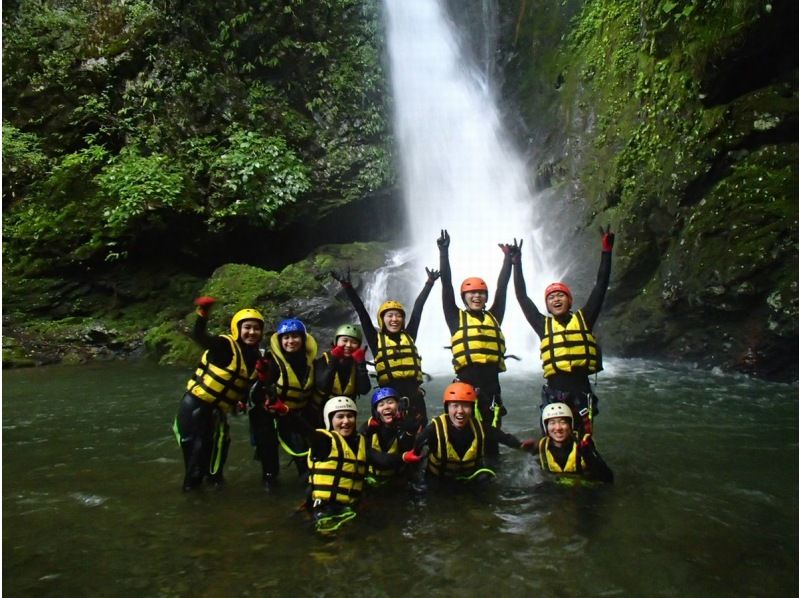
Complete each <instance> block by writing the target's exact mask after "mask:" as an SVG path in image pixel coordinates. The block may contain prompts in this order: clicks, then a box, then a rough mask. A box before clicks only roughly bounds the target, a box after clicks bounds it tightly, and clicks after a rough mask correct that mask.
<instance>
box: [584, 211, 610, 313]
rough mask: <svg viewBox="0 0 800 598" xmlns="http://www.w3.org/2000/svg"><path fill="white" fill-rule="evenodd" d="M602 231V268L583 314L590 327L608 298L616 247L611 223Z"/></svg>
mask: <svg viewBox="0 0 800 598" xmlns="http://www.w3.org/2000/svg"><path fill="white" fill-rule="evenodd" d="M600 232H601V233H602V238H601V246H602V253H601V254H600V269H599V270H598V271H597V281H596V282H595V283H594V288H593V289H592V292H591V293H590V294H589V299H588V300H587V301H586V305H585V306H584V307H583V316H584V317H585V318H586V324H587V325H588V326H589V328H590V329H591V328H593V327H594V324H595V322H597V318H598V317H599V316H600V310H601V309H602V307H603V301H604V300H605V298H606V290H608V282H609V280H610V279H611V252H612V250H613V248H614V233H612V232H611V226H610V225H609V226H608V227H607V228H606V229H605V230H603V229H602V227H601V228H600Z"/></svg>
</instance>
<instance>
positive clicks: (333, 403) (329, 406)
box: [322, 397, 358, 430]
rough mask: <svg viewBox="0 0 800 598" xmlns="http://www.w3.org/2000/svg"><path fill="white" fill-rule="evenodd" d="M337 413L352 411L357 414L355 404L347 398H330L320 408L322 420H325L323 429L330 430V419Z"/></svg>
mask: <svg viewBox="0 0 800 598" xmlns="http://www.w3.org/2000/svg"><path fill="white" fill-rule="evenodd" d="M337 411H354V412H356V413H358V407H356V402H355V401H354V400H353V399H351V398H349V397H331V398H330V399H328V400H327V401H326V402H325V407H323V408H322V419H323V420H325V429H326V430H330V429H331V419H332V416H333V414H334V413H335V412H337Z"/></svg>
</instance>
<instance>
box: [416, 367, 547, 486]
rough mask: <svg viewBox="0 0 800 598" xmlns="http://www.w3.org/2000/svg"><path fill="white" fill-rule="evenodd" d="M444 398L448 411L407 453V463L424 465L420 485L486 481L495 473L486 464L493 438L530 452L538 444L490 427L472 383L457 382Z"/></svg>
mask: <svg viewBox="0 0 800 598" xmlns="http://www.w3.org/2000/svg"><path fill="white" fill-rule="evenodd" d="M442 400H443V402H444V409H445V413H443V414H442V415H440V416H438V417H435V418H434V419H433V420H432V421H431V423H430V424H429V425H428V426H427V427H426V428H425V429H424V430H423V431H422V432H421V433H420V434H418V435H417V438H416V440H415V442H414V448H413V449H412V450H410V451H407V452H405V453H403V457H402V458H403V461H404V462H406V463H411V464H413V463H420V467H423V464H424V463H425V457H427V463H426V464H425V465H424V473H425V480H426V481H425V482H424V483H422V480H421V478H420V479H418V481H417V485H416V488H417V489H418V490H422V489H424V488H425V487H426V486H427V485H429V484H431V483H433V484H435V485H440V484H442V483H443V482H444V483H451V482H455V483H479V484H483V483H485V482H487V481H489V480H490V479H492V478H493V477H494V476H495V473H494V471H492V470H491V469H490V468H488V467H486V466H485V464H484V457H485V456H486V446H487V444H488V442H489V441H490V440H493V441H494V442H495V443H497V444H504V445H505V446H508V447H510V448H515V449H522V450H527V451H530V450H532V449H533V447H535V444H536V443H535V442H534V441H533V440H531V439H527V440H523V441H520V440H519V439H518V438H517V437H516V436H514V435H513V434H508V433H506V432H503V431H502V430H501V429H499V428H497V427H494V426H487V425H486V424H485V423H484V422H483V421H481V420H480V419H478V418H477V417H476V416H475V414H476V406H477V403H478V393H477V392H476V390H475V388H474V387H473V386H472V385H471V384H467V383H466V382H453V383H452V384H450V385H449V386H448V387H447V388H445V390H444V393H443V396H442Z"/></svg>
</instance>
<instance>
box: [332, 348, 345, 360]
mask: <svg viewBox="0 0 800 598" xmlns="http://www.w3.org/2000/svg"><path fill="white" fill-rule="evenodd" d="M331 355H333V356H334V357H335V358H336V359H344V347H340V346H339V345H336V346H335V347H334V348H333V349H331Z"/></svg>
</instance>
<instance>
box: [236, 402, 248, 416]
mask: <svg viewBox="0 0 800 598" xmlns="http://www.w3.org/2000/svg"><path fill="white" fill-rule="evenodd" d="M233 413H234V414H238V413H247V403H245V402H244V401H239V402H237V403H236V405H234V407H233Z"/></svg>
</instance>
